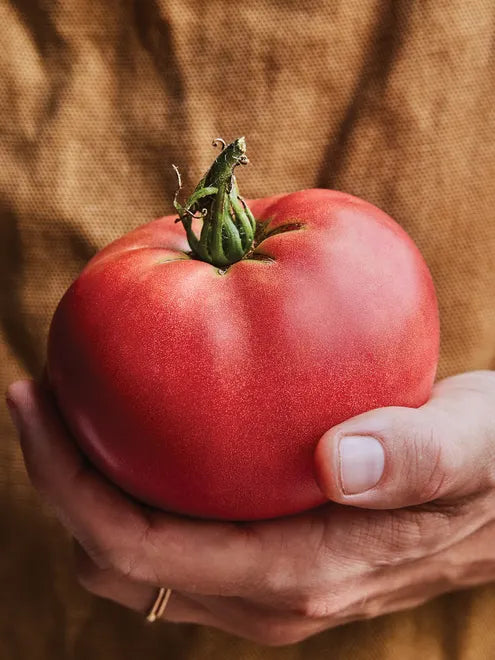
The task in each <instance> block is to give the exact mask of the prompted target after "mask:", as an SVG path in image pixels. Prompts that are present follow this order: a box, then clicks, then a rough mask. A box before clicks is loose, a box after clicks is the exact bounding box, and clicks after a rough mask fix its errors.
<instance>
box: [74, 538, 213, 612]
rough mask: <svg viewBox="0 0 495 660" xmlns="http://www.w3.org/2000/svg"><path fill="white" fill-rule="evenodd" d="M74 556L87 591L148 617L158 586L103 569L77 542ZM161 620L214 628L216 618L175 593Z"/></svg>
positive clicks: (188, 599)
mask: <svg viewBox="0 0 495 660" xmlns="http://www.w3.org/2000/svg"><path fill="white" fill-rule="evenodd" d="M74 555H75V560H76V575H77V579H78V581H79V583H80V584H81V586H82V587H84V589H86V591H89V592H90V593H92V594H94V595H95V596H100V597H101V598H107V599H108V600H112V601H114V602H115V603H119V605H123V606H124V607H127V608H129V609H131V610H135V611H136V612H141V613H142V614H143V616H146V615H147V614H148V612H149V611H150V608H151V606H152V605H153V602H154V600H155V599H156V596H157V593H158V587H153V586H151V585H149V584H147V583H145V582H135V581H132V580H130V579H129V578H125V577H123V576H122V575H119V574H118V573H115V572H113V571H112V570H108V569H107V570H102V569H101V568H99V567H98V566H97V565H96V564H95V563H94V562H93V561H92V559H91V557H90V556H89V555H88V554H87V553H86V551H85V550H84V548H83V547H82V546H81V545H79V543H77V542H76V543H75V544H74ZM161 618H162V619H163V620H166V621H173V622H175V623H199V624H203V625H214V617H213V616H212V615H211V614H210V613H209V611H208V610H207V609H206V608H205V607H204V606H203V605H201V603H198V602H196V601H194V600H192V599H191V598H188V597H187V596H186V595H184V594H182V593H180V592H178V591H173V592H172V594H171V596H170V598H169V600H168V602H167V606H166V608H165V611H164V613H163V615H162V617H161Z"/></svg>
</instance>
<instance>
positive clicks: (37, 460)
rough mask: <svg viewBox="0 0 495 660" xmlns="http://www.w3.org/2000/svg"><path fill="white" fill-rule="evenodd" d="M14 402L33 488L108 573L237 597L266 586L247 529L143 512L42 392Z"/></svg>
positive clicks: (22, 389) (27, 389)
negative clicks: (95, 464)
mask: <svg viewBox="0 0 495 660" xmlns="http://www.w3.org/2000/svg"><path fill="white" fill-rule="evenodd" d="M7 398H8V401H9V402H10V404H9V407H10V409H11V412H12V414H13V417H14V419H15V420H16V423H17V425H18V428H19V431H20V437H21V445H22V450H23V453H24V458H25V462H26V467H27V470H28V473H29V476H30V478H31V480H32V482H33V484H34V485H35V487H36V488H37V489H38V490H39V491H40V492H41V494H42V496H43V497H44V499H45V500H46V501H47V502H48V503H49V504H50V505H51V506H52V507H53V508H54V509H55V512H56V514H57V515H58V517H59V519H60V520H61V522H62V523H63V524H64V525H65V527H66V528H67V529H68V530H69V531H70V532H71V534H72V535H73V536H74V537H75V538H76V539H77V540H78V541H79V542H80V543H81V544H82V545H83V546H84V548H85V549H86V551H87V552H88V553H89V554H90V556H91V557H92V558H93V559H94V560H95V561H96V563H97V564H98V565H99V566H100V567H101V568H112V569H113V570H115V571H117V572H120V573H122V574H126V575H129V576H130V577H132V578H135V579H138V580H140V581H147V582H150V583H152V584H166V585H168V586H170V587H172V588H174V589H179V590H189V591H197V592H201V593H227V592H228V593H238V592H242V590H243V589H244V588H247V587H248V586H250V585H253V584H256V583H257V582H258V581H259V574H260V571H261V570H262V566H263V559H262V557H260V553H259V551H258V550H259V548H258V545H257V543H256V541H255V539H254V538H253V537H252V535H250V534H248V533H246V531H244V529H243V527H242V526H240V525H235V524H229V523H214V522H207V521H193V520H190V519H188V518H182V517H179V516H174V515H170V514H166V513H163V512H160V511H156V510H151V509H148V508H146V507H142V506H140V505H139V504H137V503H135V502H134V501H133V500H132V499H130V498H128V497H126V496H125V495H124V494H123V493H122V492H121V491H120V490H119V489H118V488H116V487H114V486H113V485H112V484H111V483H110V482H108V481H107V480H106V479H105V478H104V477H102V476H101V475H100V474H99V473H98V472H97V471H96V470H95V469H93V468H92V467H91V466H90V465H89V464H88V463H87V461H86V460H85V459H84V458H83V457H82V455H81V453H80V452H79V451H78V450H77V448H76V447H75V445H74V443H73V442H72V441H71V439H70V437H68V435H67V432H66V430H65V428H64V426H63V424H62V422H61V420H60V419H59V417H58V416H57V414H56V411H55V408H54V405H53V403H52V402H51V399H50V397H49V396H48V395H47V393H46V392H45V391H44V390H43V389H42V388H40V387H39V386H38V385H36V384H35V383H33V382H30V381H19V382H17V383H14V384H13V385H11V387H10V388H9V391H8V394H7ZM233 558H235V559H234V560H233Z"/></svg>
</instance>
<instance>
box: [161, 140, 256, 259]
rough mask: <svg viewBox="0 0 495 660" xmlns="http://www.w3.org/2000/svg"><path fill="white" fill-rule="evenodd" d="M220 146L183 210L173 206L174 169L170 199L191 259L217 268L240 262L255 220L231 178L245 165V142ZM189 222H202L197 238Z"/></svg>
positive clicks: (233, 178)
mask: <svg viewBox="0 0 495 660" xmlns="http://www.w3.org/2000/svg"><path fill="white" fill-rule="evenodd" d="M222 143H223V141H222ZM214 144H215V143H214ZM223 145H224V147H223V149H222V151H221V153H220V154H219V155H218V156H217V158H216V159H215V161H214V162H213V164H212V166H211V167H210V169H209V170H208V172H207V173H206V174H205V175H204V177H203V178H202V179H201V181H200V182H199V183H198V185H197V186H196V189H195V190H194V192H193V193H192V195H191V196H190V197H189V199H188V200H187V202H186V203H185V205H184V206H182V205H181V204H179V203H178V202H177V195H178V193H179V191H180V188H181V180H180V174H179V171H178V170H177V168H176V167H175V166H174V167H175V171H176V173H177V177H178V180H179V187H178V190H177V192H176V194H175V199H174V206H175V209H176V210H177V213H178V214H179V218H178V219H177V222H178V221H180V222H182V224H183V226H184V229H185V231H186V235H187V241H188V243H189V247H190V248H191V251H192V252H193V254H194V255H195V257H196V258H197V259H201V260H202V261H206V262H208V263H211V264H213V265H214V266H218V267H220V268H225V267H228V266H230V265H231V264H233V263H235V262H236V261H240V260H241V259H242V258H243V257H244V255H246V254H247V253H248V252H249V250H250V249H251V247H252V244H253V240H254V235H255V231H256V220H255V219H254V217H253V214H252V213H251V211H250V210H249V208H248V206H247V204H246V202H245V201H244V200H243V199H242V198H241V197H240V195H239V190H238V188H237V182H236V179H235V176H234V168H235V167H237V166H238V165H245V164H247V163H248V162H249V161H248V158H247V156H246V140H245V139H244V138H243V137H241V138H237V140H234V142H232V143H231V144H229V145H228V146H225V143H223ZM193 218H201V219H202V221H203V226H202V228H201V233H200V236H199V237H198V236H196V234H195V233H194V231H193V229H192V220H193Z"/></svg>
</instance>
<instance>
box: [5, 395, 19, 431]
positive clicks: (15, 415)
mask: <svg viewBox="0 0 495 660" xmlns="http://www.w3.org/2000/svg"><path fill="white" fill-rule="evenodd" d="M5 403H6V404H7V409H8V411H9V413H10V418H11V419H12V421H13V422H14V426H15V427H16V429H17V431H19V430H20V427H21V419H20V415H19V411H18V409H17V406H16V404H15V402H14V401H13V400H12V399H11V398H10V397H9V396H8V395H7V396H6V397H5Z"/></svg>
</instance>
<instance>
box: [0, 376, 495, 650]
mask: <svg viewBox="0 0 495 660" xmlns="http://www.w3.org/2000/svg"><path fill="white" fill-rule="evenodd" d="M7 397H8V398H7V401H8V403H9V408H10V409H11V412H12V416H13V419H14V421H15V423H16V425H17V428H18V429H19V433H20V439H21V445H22V450H23V453H24V458H25V462H26V467H27V470H28V473H29V475H30V477H31V480H32V482H33V484H34V486H35V487H36V488H37V489H38V491H39V492H40V494H41V496H42V498H43V499H44V500H45V501H46V502H47V503H48V504H49V505H51V506H52V507H53V509H54V511H55V513H56V515H57V516H58V518H59V519H60V521H61V522H62V524H63V525H64V526H65V527H66V528H67V530H68V531H69V532H70V533H71V534H72V535H73V537H74V539H75V542H76V557H77V572H78V577H79V580H80V582H81V584H82V585H83V586H84V587H86V588H87V589H89V591H91V592H92V593H94V594H97V595H99V596H102V597H104V598H109V599H111V600H114V601H116V602H118V603H121V604H122V605H124V606H126V607H128V608H131V609H134V610H137V611H139V612H143V613H144V612H145V611H147V609H148V608H149V607H150V605H151V603H152V602H153V600H154V597H155V595H156V589H157V587H158V586H161V585H164V586H167V587H171V588H173V590H174V591H173V593H172V597H171V599H170V602H169V604H168V606H167V609H166V611H165V614H164V617H163V618H164V619H165V620H167V621H175V622H194V623H198V624H203V625H208V626H214V627H217V628H220V629H222V630H225V631H228V632H230V633H234V634H236V635H239V636H242V637H245V638H248V639H251V640H254V641H256V642H258V643H262V644H269V645H283V644H290V643H294V642H297V641H299V640H302V639H304V638H306V637H308V636H310V635H313V634H315V633H317V632H320V631H322V630H325V629H327V628H331V627H333V626H337V625H340V624H342V623H344V622H348V621H353V620H356V619H360V618H370V617H375V616H378V615H381V614H385V613H387V612H391V611H395V610H400V609H404V608H409V607H413V606H415V605H418V604H420V603H422V602H424V601H426V600H428V599H430V598H432V597H434V596H436V595H438V594H441V593H444V592H446V591H450V590H453V589H458V588H465V587H468V586H472V585H476V584H480V583H483V582H486V581H489V580H492V579H494V578H495V557H494V553H493V539H494V538H495V372H490V371H478V372H471V373H466V374H462V375H459V376H455V377H452V378H449V379H446V380H444V381H441V382H439V383H438V384H437V385H436V386H435V387H434V389H433V393H432V396H431V398H430V399H429V401H428V402H427V403H426V404H424V405H423V406H421V407H420V408H418V409H411V408H402V407H388V408H381V409H378V410H373V411H371V412H367V413H365V414H362V415H359V416H357V417H354V418H352V419H349V420H347V421H346V422H344V423H342V424H339V425H337V426H335V427H334V428H332V429H330V430H329V431H327V432H326V433H324V434H323V436H322V437H321V439H320V440H319V442H318V444H317V447H316V450H315V452H314V456H313V460H314V466H315V472H316V474H317V475H318V482H319V484H320V487H321V490H322V492H323V493H324V494H325V496H326V498H328V499H329V500H333V502H328V503H327V504H325V505H323V506H321V507H319V508H318V509H316V510H313V511H310V512H307V513H304V514H299V515H295V516H292V517H287V518H282V519H278V520H273V521H261V522H256V523H222V522H207V521H194V520H190V519H187V518H182V517H180V516H175V515H171V514H167V513H163V512H160V511H157V510H153V509H149V508H147V507H144V506H141V505H138V504H137V503H136V502H135V501H133V500H132V499H130V498H128V497H126V496H125V495H124V494H123V493H122V492H121V491H120V490H118V489H117V488H115V487H114V486H112V485H111V484H110V483H109V482H108V481H107V480H106V479H105V478H104V477H103V476H101V475H100V474H99V473H98V472H97V471H96V470H95V469H94V468H92V467H90V466H89V464H88V463H87V461H86V460H85V459H84V458H83V457H82V455H81V454H80V453H79V451H78V449H77V448H76V446H75V444H74V442H73V441H72V439H71V438H70V437H69V436H68V435H67V432H66V431H65V428H64V426H63V424H62V422H61V420H60V418H59V417H58V415H57V413H56V409H55V407H54V405H53V401H52V400H51V396H50V394H48V392H47V391H46V390H44V389H43V388H42V387H41V386H39V385H37V384H35V383H33V382H30V381H19V382H17V383H14V384H13V385H12V386H11V387H10V389H9V392H8V395H7ZM356 434H359V435H373V436H374V437H376V438H377V439H378V440H379V442H380V443H381V446H382V447H383V450H384V453H385V464H384V472H383V475H382V477H381V479H380V480H379V481H378V483H377V484H376V485H375V486H374V487H372V488H370V489H369V490H367V491H365V492H363V493H361V494H354V495H348V494H346V493H345V492H344V490H343V488H342V482H341V470H340V469H339V468H340V459H339V447H340V441H341V440H342V438H343V437H346V436H349V435H356Z"/></svg>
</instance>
